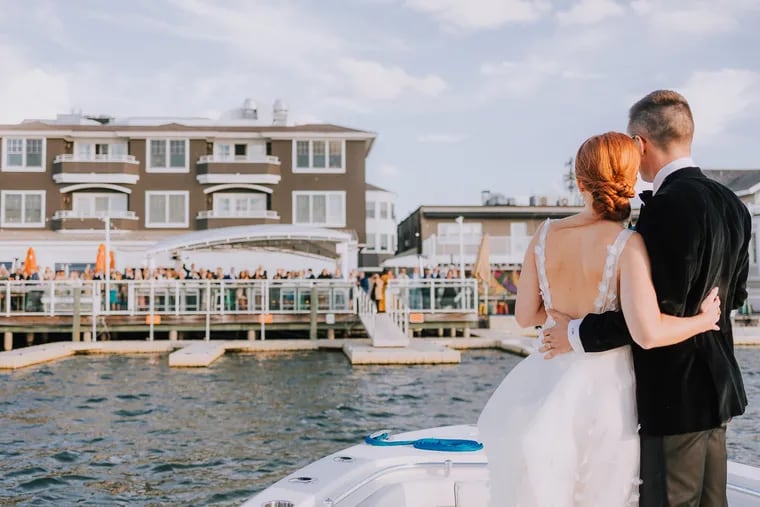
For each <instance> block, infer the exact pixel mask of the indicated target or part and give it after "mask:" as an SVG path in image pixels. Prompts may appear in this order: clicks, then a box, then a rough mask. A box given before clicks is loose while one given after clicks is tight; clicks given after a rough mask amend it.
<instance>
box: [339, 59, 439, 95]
mask: <svg viewBox="0 0 760 507" xmlns="http://www.w3.org/2000/svg"><path fill="white" fill-rule="evenodd" d="M338 68H339V69H340V70H341V72H342V73H343V74H344V75H345V76H346V78H348V80H349V83H350V86H351V89H352V91H353V93H354V94H355V95H356V96H357V97H360V98H364V99H370V100H391V99H396V98H398V97H399V96H400V95H402V94H403V93H414V94H419V95H427V96H435V95H438V94H440V93H441V92H443V91H444V90H446V88H447V85H446V81H444V80H443V79H441V78H440V77H438V76H436V75H434V74H428V75H426V76H421V77H415V76H412V75H410V74H408V73H407V72H406V71H405V70H404V69H402V68H400V67H392V66H385V65H383V64H381V63H379V62H373V61H368V60H357V59H354V58H343V59H341V60H340V61H339V62H338Z"/></svg>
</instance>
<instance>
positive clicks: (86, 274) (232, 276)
mask: <svg viewBox="0 0 760 507" xmlns="http://www.w3.org/2000/svg"><path fill="white" fill-rule="evenodd" d="M458 277H459V272H458V270H457V269H455V268H443V269H441V268H438V267H428V268H424V269H422V270H420V269H419V268H412V269H407V268H400V269H398V270H397V271H393V270H390V269H384V270H383V271H382V272H374V273H369V272H364V271H358V270H357V271H352V272H351V273H350V274H349V276H348V277H347V280H349V281H352V282H353V283H354V285H355V286H356V288H357V290H358V289H361V290H363V291H364V292H366V293H367V294H369V296H370V299H371V300H372V301H373V302H374V303H375V305H376V308H377V311H378V312H384V311H385V310H386V302H387V290H386V289H387V287H388V282H389V281H390V280H393V279H398V280H423V279H455V278H458ZM105 279H106V276H105V273H104V272H103V271H102V270H96V269H93V267H92V266H89V265H88V266H86V267H85V268H84V269H83V270H81V271H78V270H70V271H63V270H58V271H54V270H53V269H52V268H50V267H46V268H44V269H43V270H39V269H37V268H36V267H34V266H33V267H32V268H31V269H27V270H25V269H24V266H23V265H20V266H18V267H16V268H15V269H8V268H7V267H6V266H5V265H2V264H0V281H5V280H16V281H25V280H29V281H38V280H39V281H62V280H83V281H88V280H98V281H103V280H105ZM109 279H110V280H111V281H114V282H120V281H131V280H330V279H338V280H340V279H343V275H342V273H341V271H340V269H335V270H333V271H330V270H328V269H322V270H320V271H319V272H315V271H313V270H312V269H305V270H286V269H284V268H279V269H276V270H275V271H274V273H272V274H271V275H270V274H269V273H268V272H267V270H266V269H264V268H263V266H259V267H258V268H256V269H255V270H247V269H243V270H240V271H236V270H235V269H234V268H230V269H228V270H225V269H223V268H221V267H219V268H216V269H207V268H204V267H200V268H199V267H197V266H196V265H195V264H190V265H187V264H183V265H182V266H181V267H178V268H173V267H158V268H153V269H150V268H133V267H128V268H126V269H124V270H123V271H119V270H115V269H114V270H111V272H110V273H109ZM231 290H232V291H235V292H234V295H233V294H232V293H231V295H230V298H229V299H230V300H232V301H234V302H235V303H234V304H235V306H236V307H240V308H244V307H246V306H247V299H248V294H247V292H246V291H245V289H241V288H238V289H231ZM127 292H128V289H127V286H126V285H123V284H118V283H116V284H113V286H112V287H110V294H109V306H110V308H111V309H112V310H119V309H123V308H124V307H126V304H127ZM457 294H458V292H457V289H456V288H455V287H451V286H446V287H442V288H440V289H439V292H437V293H436V294H433V295H431V294H430V291H427V290H424V289H420V288H410V289H409V298H410V303H411V305H412V308H429V307H430V305H431V301H433V299H432V298H435V301H436V304H437V305H440V306H442V307H445V306H454V305H455V304H456V303H455V301H456V298H457ZM2 297H3V295H2V294H0V298H2ZM138 303H139V302H138ZM33 311H36V310H33Z"/></svg>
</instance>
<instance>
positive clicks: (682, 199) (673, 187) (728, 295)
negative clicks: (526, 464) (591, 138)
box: [580, 167, 752, 435]
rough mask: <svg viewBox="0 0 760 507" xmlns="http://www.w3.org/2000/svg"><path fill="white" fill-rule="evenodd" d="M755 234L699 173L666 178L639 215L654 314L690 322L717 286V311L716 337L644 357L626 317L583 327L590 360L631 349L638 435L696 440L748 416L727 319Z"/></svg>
mask: <svg viewBox="0 0 760 507" xmlns="http://www.w3.org/2000/svg"><path fill="white" fill-rule="evenodd" d="M751 228H752V218H751V216H750V214H749V211H748V210H747V207H746V206H745V205H744V204H743V203H742V202H741V201H740V200H739V198H738V197H736V195H735V194H734V193H733V192H732V191H731V190H729V189H728V188H726V187H725V186H723V185H721V184H720V183H718V182H716V181H713V180H711V179H709V178H707V177H706V176H705V175H704V174H703V173H702V171H701V170H700V169H699V168H696V167H689V168H684V169H680V170H678V171H676V172H674V173H673V174H671V175H670V176H668V177H667V178H666V179H665V181H664V182H663V184H662V186H661V187H660V189H659V190H658V192H657V194H656V195H654V196H653V197H651V199H649V200H648V202H646V203H645V204H644V205H643V206H642V209H641V213H640V215H639V220H638V222H637V224H636V230H637V231H638V232H639V233H640V234H641V236H642V238H643V239H644V242H645V243H646V247H647V250H648V252H649V257H650V260H651V264H652V279H653V281H654V287H655V290H656V292H657V299H658V301H659V305H660V309H661V310H662V311H663V312H664V313H667V314H670V315H677V316H691V315H696V314H697V313H698V312H699V307H700V304H701V303H702V301H703V299H704V298H705V297H706V296H707V293H708V292H709V291H710V290H711V289H712V287H715V286H718V287H719V296H720V298H721V310H722V313H721V321H720V331H709V332H706V333H702V334H699V335H697V336H694V337H692V338H689V339H688V340H686V341H684V342H681V343H679V344H676V345H672V346H668V347H662V348H655V349H649V350H644V349H642V348H641V347H639V346H638V345H637V344H636V343H634V342H633V340H632V339H631V335H630V333H629V332H628V328H627V327H626V325H625V319H624V317H623V314H622V312H607V313H604V314H590V315H587V316H586V317H585V318H584V319H583V322H582V323H581V326H580V338H581V342H582V343H583V348H584V350H585V351H586V352H601V351H604V350H609V349H612V348H615V347H620V346H622V345H627V344H630V345H631V347H632V350H633V364H634V369H635V371H636V401H637V404H638V413H639V422H640V424H641V433H642V434H647V435H675V434H680V433H690V432H694V431H702V430H706V429H710V428H715V427H718V426H719V425H720V424H722V423H723V422H725V421H727V420H728V419H730V418H731V417H733V416H736V415H739V414H741V413H743V412H744V408H745V407H746V405H747V396H746V394H745V392H744V384H743V382H742V378H741V373H740V371H739V366H738V364H737V362H736V358H735V357H734V339H733V334H732V330H731V320H730V310H732V309H735V308H738V307H740V306H741V305H742V304H743V303H744V301H745V299H746V298H747V291H746V281H747V275H748V271H749V251H748V246H749V241H750V238H751Z"/></svg>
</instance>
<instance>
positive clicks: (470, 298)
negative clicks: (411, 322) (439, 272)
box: [388, 278, 478, 313]
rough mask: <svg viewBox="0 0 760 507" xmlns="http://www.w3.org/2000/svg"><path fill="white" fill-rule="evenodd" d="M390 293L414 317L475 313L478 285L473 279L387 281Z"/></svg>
mask: <svg viewBox="0 0 760 507" xmlns="http://www.w3.org/2000/svg"><path fill="white" fill-rule="evenodd" d="M388 291H389V292H391V291H394V292H395V293H396V294H397V295H398V297H399V298H400V299H401V300H403V301H404V303H405V304H406V305H407V306H408V308H409V311H411V312H415V313H477V311H478V281H477V280H476V279H474V278H465V279H461V278H444V279H437V278H416V279H411V278H410V279H398V278H395V279H393V280H389V281H388Z"/></svg>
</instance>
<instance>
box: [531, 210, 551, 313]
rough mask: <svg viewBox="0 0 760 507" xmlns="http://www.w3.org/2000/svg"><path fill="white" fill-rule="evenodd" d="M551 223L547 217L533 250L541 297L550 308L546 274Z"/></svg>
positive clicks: (545, 305)
mask: <svg viewBox="0 0 760 507" xmlns="http://www.w3.org/2000/svg"><path fill="white" fill-rule="evenodd" d="M549 223H551V219H550V218H547V219H546V222H544V223H543V224H542V225H541V230H540V231H539V233H538V241H537V242H536V246H535V248H534V250H533V251H534V253H535V255H536V270H537V271H538V288H539V290H540V291H541V298H542V299H543V300H544V308H549V309H550V308H552V296H551V293H550V292H549V278H547V276H546V233H547V232H549Z"/></svg>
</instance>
